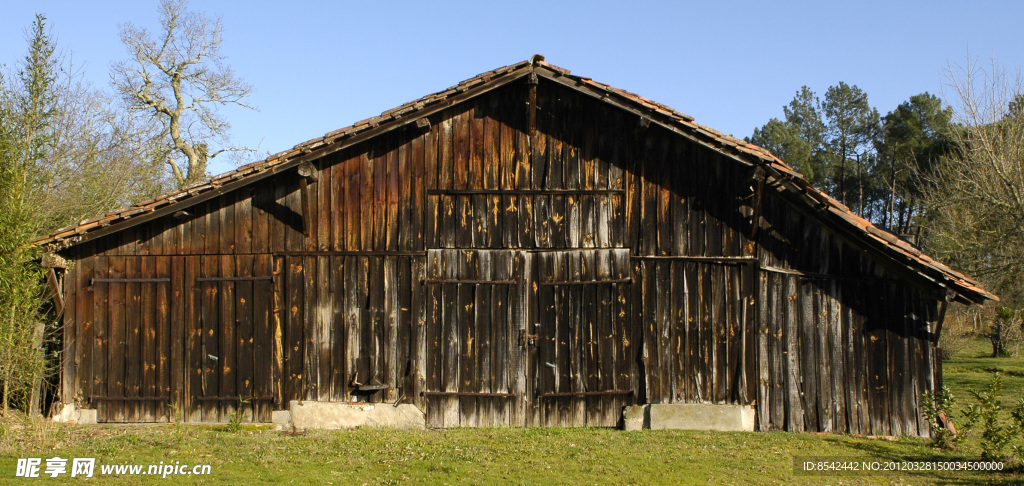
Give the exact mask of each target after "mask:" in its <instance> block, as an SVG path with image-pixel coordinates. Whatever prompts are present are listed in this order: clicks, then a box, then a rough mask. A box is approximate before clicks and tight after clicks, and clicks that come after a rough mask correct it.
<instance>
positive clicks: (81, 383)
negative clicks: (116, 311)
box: [5, 257, 123, 398]
mask: <svg viewBox="0 0 1024 486" xmlns="http://www.w3.org/2000/svg"><path fill="white" fill-rule="evenodd" d="M79 262H80V263H79V265H78V267H79V268H78V269H77V276H78V282H77V286H78V291H77V292H76V294H75V299H76V301H75V304H74V305H75V307H76V312H75V319H76V323H77V329H76V331H77V332H76V334H77V335H76V339H75V341H76V344H77V346H76V349H75V353H74V360H75V373H76V375H75V376H76V378H77V379H76V380H75V387H76V388H77V392H78V393H79V394H80V395H81V396H83V397H88V396H91V395H95V394H96V393H95V392H94V391H93V386H94V383H93V380H94V377H95V374H94V373H95V370H94V365H93V361H94V356H95V353H96V351H95V348H94V343H95V332H94V330H93V326H94V322H95V319H96V311H95V309H94V307H95V304H94V303H95V302H96V292H95V285H91V284H90V282H91V281H92V279H93V278H94V276H95V273H94V272H96V271H97V268H96V266H97V264H98V263H99V262H97V261H96V258H95V257H86V258H82V259H81V260H80V261H79ZM98 270H99V271H102V267H101V268H99V269H98ZM101 285H102V284H101ZM122 315H123V314H122ZM111 354H113V353H111ZM101 356H102V355H101ZM115 390H118V389H117V388H116V387H115ZM118 391H119V390H118ZM5 398H6V397H5Z"/></svg>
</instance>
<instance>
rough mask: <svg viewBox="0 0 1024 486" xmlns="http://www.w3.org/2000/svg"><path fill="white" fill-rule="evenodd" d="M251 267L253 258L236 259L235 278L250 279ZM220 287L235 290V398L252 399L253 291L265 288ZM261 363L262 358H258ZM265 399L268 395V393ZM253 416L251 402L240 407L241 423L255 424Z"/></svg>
mask: <svg viewBox="0 0 1024 486" xmlns="http://www.w3.org/2000/svg"><path fill="white" fill-rule="evenodd" d="M253 263H254V262H253V256H252V255H237V256H235V275H237V276H239V277H252V276H253V273H254V271H253V270H254V268H253ZM222 285H223V286H224V287H234V297H235V300H234V311H235V315H234V318H233V321H234V322H233V324H234V326H233V327H235V331H234V338H235V342H234V348H235V356H234V363H235V366H234V369H235V380H234V381H235V394H237V395H239V396H242V397H251V396H254V390H255V389H256V388H255V387H254V383H253V380H254V379H255V367H256V364H255V357H254V353H253V351H254V347H255V346H254V345H255V336H254V321H255V319H254V307H253V304H254V302H253V299H254V298H255V295H254V287H256V286H265V285H267V284H266V283H263V282H258V281H252V280H240V281H237V282H227V283H224V284H222ZM264 356H265V355H264ZM262 360H263V358H262V357H261V361H262ZM267 395H268V396H269V395H271V394H270V393H267ZM255 412H256V404H254V403H251V402H250V403H246V404H244V405H242V408H241V409H240V410H239V413H240V414H241V415H240V417H241V419H242V420H244V421H246V422H252V421H254V420H256V418H257V417H258V414H257V413H255Z"/></svg>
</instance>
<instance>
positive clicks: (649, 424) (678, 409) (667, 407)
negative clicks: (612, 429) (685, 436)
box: [622, 403, 754, 432]
mask: <svg viewBox="0 0 1024 486" xmlns="http://www.w3.org/2000/svg"><path fill="white" fill-rule="evenodd" d="M622 423H623V428H624V429H625V430H640V429H641V428H644V429H676V430H717V431H723V432H730V431H733V432H744V431H746V432H752V431H753V430H754V408H753V407H746V406H742V405H714V404H707V403H655V404H650V405H633V406H631V407H626V408H625V409H624V410H623V411H622Z"/></svg>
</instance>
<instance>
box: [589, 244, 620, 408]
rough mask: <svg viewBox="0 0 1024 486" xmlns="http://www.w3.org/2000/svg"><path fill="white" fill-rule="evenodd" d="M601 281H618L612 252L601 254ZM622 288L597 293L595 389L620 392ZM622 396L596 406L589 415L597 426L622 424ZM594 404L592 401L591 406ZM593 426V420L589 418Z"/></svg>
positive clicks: (606, 288) (604, 287) (598, 261)
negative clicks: (618, 361)
mask: <svg viewBox="0 0 1024 486" xmlns="http://www.w3.org/2000/svg"><path fill="white" fill-rule="evenodd" d="M595 257H596V264H597V278H598V279H611V278H618V275H616V273H615V272H613V269H614V268H615V267H614V263H615V262H613V261H612V258H613V255H612V252H609V251H601V252H598V253H597V254H596V255H595ZM618 287H619V285H598V286H596V289H595V291H594V299H595V303H596V304H597V305H596V308H595V309H594V321H593V324H592V326H593V332H594V340H595V341H596V342H595V345H594V346H593V347H592V349H591V350H590V352H591V359H592V360H593V361H595V362H596V363H595V364H596V371H597V376H596V377H590V379H592V380H593V382H594V384H593V386H592V387H591V389H592V390H617V389H618V388H616V385H615V381H616V358H617V357H618V355H619V350H618V349H617V348H619V347H621V340H616V335H617V331H616V328H615V317H614V314H613V312H614V311H615V300H616V297H617V293H618ZM621 398H622V397H621V396H612V397H601V398H599V399H597V400H596V403H594V407H595V409H594V411H593V413H589V412H588V415H589V416H594V417H596V423H594V425H600V426H606V427H614V426H615V425H617V424H618V415H619V414H620V412H619V411H620V410H622V407H623V406H624V405H623V404H622V400H621ZM589 406H590V403H589V402H588V407H589ZM588 423H589V417H588Z"/></svg>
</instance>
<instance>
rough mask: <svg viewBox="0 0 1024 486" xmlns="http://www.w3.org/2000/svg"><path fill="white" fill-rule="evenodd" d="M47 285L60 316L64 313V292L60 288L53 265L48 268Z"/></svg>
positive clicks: (54, 306)
mask: <svg viewBox="0 0 1024 486" xmlns="http://www.w3.org/2000/svg"><path fill="white" fill-rule="evenodd" d="M46 286H47V287H49V288H50V298H51V299H53V308H54V310H55V311H56V313H57V317H58V318H59V317H60V316H61V315H63V314H64V293H63V292H61V290H60V283H59V282H58V281H57V274H56V273H55V272H54V271H53V267H49V268H47V269H46Z"/></svg>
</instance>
